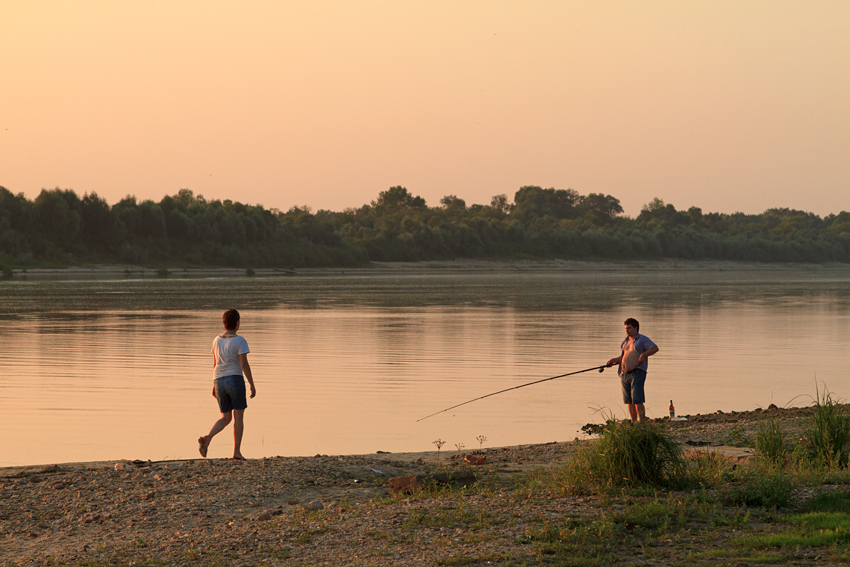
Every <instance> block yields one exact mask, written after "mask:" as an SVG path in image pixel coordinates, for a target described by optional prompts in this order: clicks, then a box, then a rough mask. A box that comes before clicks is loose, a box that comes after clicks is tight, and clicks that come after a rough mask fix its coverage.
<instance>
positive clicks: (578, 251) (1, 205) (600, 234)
mask: <svg viewBox="0 0 850 567" xmlns="http://www.w3.org/2000/svg"><path fill="white" fill-rule="evenodd" d="M458 257H461V258H488V259H492V258H547V259H551V258H572V259H596V258H598V259H632V258H681V259H716V260H746V261H763V262H825V261H839V262H850V213H847V212H841V213H839V214H838V215H829V216H827V217H825V218H823V219H822V218H820V217H818V216H817V215H813V214H811V213H806V212H802V211H795V210H790V209H770V210H768V211H766V212H765V213H763V214H761V215H744V214H742V213H735V214H732V215H727V214H720V213H703V212H702V211H701V210H700V209H699V208H696V207H691V208H690V209H688V210H687V211H679V210H676V208H675V207H674V206H673V205H671V204H665V203H664V202H663V201H661V200H660V199H654V200H653V201H651V202H650V203H648V204H647V205H646V206H644V208H643V210H642V211H641V213H640V215H638V217H637V218H635V219H630V218H627V217H624V216H623V208H622V206H621V205H620V202H619V200H618V199H617V198H615V197H613V196H611V195H603V194H601V193H591V194H589V195H581V194H579V193H578V192H577V191H575V190H573V189H555V188H548V189H543V188H541V187H537V186H524V187H521V188H520V189H519V190H517V191H516V193H515V194H514V197H513V203H511V202H510V200H509V198H508V197H507V195H504V194H503V195H496V196H494V197H493V198H492V200H491V202H490V204H489V205H467V203H466V201H464V200H463V199H462V198H460V197H457V196H455V195H447V196H445V197H443V198H442V199H441V200H440V204H439V206H436V207H429V206H428V205H427V204H426V202H425V200H424V199H423V198H422V197H419V196H416V195H414V194H412V193H411V192H410V191H408V190H407V189H406V188H405V187H401V186H395V187H390V188H389V189H387V190H386V191H381V192H380V193H379V194H378V197H377V199H376V200H375V201H372V202H371V203H370V204H367V205H363V206H362V207H360V208H359V209H346V210H344V211H341V212H334V211H318V212H316V213H313V212H312V211H311V210H310V209H309V208H308V207H297V206H295V207H292V208H290V209H289V210H288V211H286V212H281V211H278V210H276V209H271V210H267V209H264V208H263V207H262V206H260V205H246V204H243V203H239V202H234V201H231V200H224V201H219V200H213V201H207V200H206V199H204V197H203V196H202V195H195V194H194V193H193V192H192V191H190V190H189V189H181V190H179V191H178V192H177V194H176V195H171V196H165V197H163V198H162V200H160V201H159V202H158V203H157V202H154V201H152V200H143V201H141V202H139V201H138V200H137V199H136V197H134V196H127V197H125V198H124V199H121V200H120V201H119V202H118V203H116V204H115V205H113V206H111V207H110V206H109V204H108V203H106V201H105V200H103V199H102V198H100V197H99V196H98V195H97V194H96V193H91V194H85V195H84V196H83V197H82V198H80V197H78V196H77V195H76V194H75V193H74V192H73V191H71V190H67V189H65V190H62V189H59V188H56V189H52V190H43V191H42V192H41V193H40V194H39V195H38V197H36V199H35V200H33V201H30V200H28V199H26V198H25V197H24V195H23V194H18V195H13V194H12V193H11V192H10V191H8V190H6V189H5V188H3V187H0V259H2V260H3V263H5V264H7V265H9V266H18V265H27V264H31V263H33V262H36V263H42V264H44V263H47V262H53V263H59V264H62V265H68V264H74V263H77V262H81V261H82V262H123V263H133V264H139V263H152V264H154V265H162V264H163V263H167V264H169V265H174V264H182V265H189V266H191V265H221V266H233V267H241V268H244V269H249V268H251V269H252V268H264V267H278V268H280V267H286V268H293V267H321V266H355V265H360V264H364V263H367V262H369V261H423V260H441V259H453V258H458Z"/></svg>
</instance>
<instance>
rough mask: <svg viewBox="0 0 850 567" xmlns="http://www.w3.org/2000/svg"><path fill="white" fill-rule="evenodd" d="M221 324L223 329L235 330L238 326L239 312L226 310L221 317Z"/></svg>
mask: <svg viewBox="0 0 850 567" xmlns="http://www.w3.org/2000/svg"><path fill="white" fill-rule="evenodd" d="M221 322H222V323H224V328H225V329H227V330H228V331H233V330H234V329H236V325H238V324H239V312H238V311H237V310H235V309H228V310H227V311H225V312H224V315H222V316H221Z"/></svg>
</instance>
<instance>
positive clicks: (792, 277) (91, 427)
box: [0, 268, 850, 466]
mask: <svg viewBox="0 0 850 567" xmlns="http://www.w3.org/2000/svg"><path fill="white" fill-rule="evenodd" d="M848 283H850V271H848V270H847V269H842V268H808V269H806V268H802V269H782V268H763V269H758V268H742V269H733V270H723V271H721V270H709V269H704V270H672V269H670V270H660V269H658V270H637V271H635V270H630V269H625V268H624V269H623V270H621V271H603V270H596V271H571V272H549V273H539V272H538V273H504V272H493V273H474V274H458V273H436V274H434V273H431V274H415V273H414V274H404V275H388V274H374V275H355V276H351V275H322V276H296V277H276V278H235V279H228V278H211V279H174V278H171V279H122V280H113V281H17V280H13V281H8V280H7V281H2V282H0V314H2V315H3V318H4V320H5V321H6V323H7V324H6V325H4V326H3V328H2V329H0V340H2V344H3V346H2V350H0V364H2V368H3V372H2V373H0V388H2V392H3V394H2V396H3V400H4V402H5V403H4V406H5V408H6V413H7V416H6V417H7V419H6V420H5V423H4V427H3V428H2V430H1V431H0V447H2V451H0V466H9V465H22V464H42V463H58V462H71V461H89V460H111V459H121V458H125V459H152V460H159V459H175V458H187V457H196V456H197V449H196V441H195V440H196V439H197V437H198V436H199V435H200V434H203V433H206V432H207V431H208V430H209V427H210V426H211V424H212V422H213V421H214V420H215V419H216V417H217V405H216V402H215V400H214V399H213V398H212V396H211V394H210V391H211V386H212V368H211V365H212V359H211V356H210V354H209V349H210V343H211V341H212V339H213V337H214V336H215V334H216V333H217V332H218V331H219V330H220V316H221V312H222V311H223V310H224V309H226V308H229V307H236V308H238V309H239V310H240V312H241V313H242V326H241V328H240V334H242V335H244V336H245V337H246V339H247V340H248V343H249V345H250V347H251V355H250V356H249V360H250V361H251V366H252V369H253V370H254V376H255V381H256V384H257V391H258V394H257V397H256V398H255V399H254V400H250V401H249V407H248V410H247V412H246V414H245V415H246V429H245V441H244V444H243V453H244V454H245V455H247V456H249V457H261V456H273V455H313V454H316V453H326V454H339V453H370V452H375V451H378V450H381V451H425V450H432V449H433V448H434V447H433V445H432V444H431V442H432V441H433V440H435V439H437V438H442V439H443V440H445V441H447V442H448V443H447V445H446V447H444V449H443V450H444V451H445V450H446V449H449V450H452V451H454V450H455V444H457V443H463V444H464V446H465V447H466V448H467V449H469V448H473V447H477V446H478V442H477V441H475V438H476V436H478V435H485V436H486V437H487V442H486V443H485V446H503V445H513V444H520V443H537V442H547V441H556V440H557V441H563V440H568V439H572V438H574V437H576V436H580V434H579V433H578V430H579V428H580V427H581V426H582V425H584V424H585V423H588V422H590V421H599V420H600V419H601V418H600V416H599V415H598V414H597V413H596V411H597V410H598V409H599V408H603V409H604V410H605V411H609V412H614V413H615V414H616V415H618V416H623V415H624V412H623V409H622V408H623V406H622V404H621V398H620V389H619V382H618V379H617V376H616V372H615V371H612V370H608V371H606V372H605V373H603V374H599V373H597V372H590V373H585V374H580V375H577V376H575V377H570V378H564V379H560V380H554V381H551V382H545V383H542V384H538V385H535V386H531V387H529V388H523V389H521V390H517V391H513V392H509V393H505V394H501V395H499V396H494V397H492V398H488V399H486V400H481V401H478V402H475V403H472V404H469V405H466V406H464V407H462V408H458V409H457V410H452V411H450V412H446V413H442V414H439V415H436V416H434V417H431V418H429V419H427V420H424V421H421V422H418V423H417V421H416V420H417V419H419V418H421V417H424V416H426V415H428V414H431V413H434V412H436V411H438V410H441V409H443V408H445V407H448V406H452V405H455V404H458V403H461V402H463V401H465V400H468V399H471V398H476V397H479V396H482V395H485V394H487V393H490V392H493V391H496V390H501V389H504V388H510V387H512V386H517V385H520V384H523V383H525V382H530V381H533V380H539V379H542V378H546V377H549V376H554V375H558V374H563V373H566V372H571V371H574V370H580V369H583V368H589V367H592V366H598V365H600V364H602V363H604V362H605V361H606V360H607V359H608V358H610V357H612V356H616V355H617V353H618V346H619V343H620V341H621V339H622V336H623V325H622V322H623V320H624V319H625V318H627V317H636V318H637V319H638V320H640V322H641V331H642V332H643V333H645V334H646V335H648V336H649V337H650V338H652V339H653V340H654V341H655V342H656V343H657V344H658V345H659V347H660V349H661V351H660V352H659V354H657V355H656V356H654V357H652V358H651V359H650V364H649V375H648V382H647V397H648V399H647V411H648V413H649V415H650V416H656V417H657V416H663V415H666V413H667V405H668V404H669V400H670V399H673V401H674V402H675V405H676V408H677V410H678V412H679V413H680V414H690V413H699V412H710V411H715V410H717V409H723V410H724V411H730V410H744V409H752V408H754V407H765V406H767V405H768V404H770V403H776V404H778V405H784V404H788V403H789V402H790V401H791V400H793V399H794V398H795V397H797V396H802V397H800V398H798V399H796V400H795V404H798V405H806V404H808V403H809V402H810V397H809V396H811V395H813V394H814V392H815V387H816V384H821V385H822V384H824V383H825V384H826V385H827V386H828V387H829V388H830V390H832V391H833V392H835V393H836V394H837V395H838V396H840V397H843V398H847V397H850V377H848V370H847V369H848V364H850V356H848V354H850V353H848V342H850V286H848ZM231 451H232V440H231V438H230V429H228V430H226V431H225V432H224V433H223V434H221V435H219V436H218V437H216V439H215V440H214V442H213V445H212V447H211V448H210V456H211V457H226V456H229V455H230V454H232V453H231Z"/></svg>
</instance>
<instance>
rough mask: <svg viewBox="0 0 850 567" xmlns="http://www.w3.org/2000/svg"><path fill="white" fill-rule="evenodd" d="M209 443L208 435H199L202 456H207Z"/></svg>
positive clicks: (199, 448)
mask: <svg viewBox="0 0 850 567" xmlns="http://www.w3.org/2000/svg"><path fill="white" fill-rule="evenodd" d="M209 446H210V445H209V443H207V437H206V435H202V436H200V437H198V452H199V453H200V454H201V456H202V457H204V458H206V456H207V448H209Z"/></svg>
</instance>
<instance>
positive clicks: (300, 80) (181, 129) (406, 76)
mask: <svg viewBox="0 0 850 567" xmlns="http://www.w3.org/2000/svg"><path fill="white" fill-rule="evenodd" d="M0 185H2V186H4V187H6V188H7V189H9V190H10V191H12V192H13V193H20V192H22V193H24V194H25V195H26V196H27V197H29V198H34V197H35V196H36V195H38V193H39V191H40V190H41V189H42V188H54V187H60V188H63V189H66V188H67V189H74V190H75V191H76V192H77V193H79V194H81V195H82V194H83V193H85V192H97V193H98V194H99V195H101V196H102V197H104V198H106V200H107V201H109V203H110V204H113V203H115V202H116V201H117V200H119V199H121V198H122V197H124V196H125V195H128V194H131V195H135V196H136V197H138V198H139V199H154V200H156V201H159V200H160V199H161V198H162V197H163V196H164V195H167V194H168V195H172V194H174V193H176V192H177V191H178V190H179V189H181V188H189V189H191V190H192V191H194V192H195V193H196V194H202V195H204V196H205V197H206V198H207V199H213V198H217V199H227V198H229V199H233V200H238V201H241V202H244V203H251V204H262V205H264V206H265V207H267V208H272V207H275V208H279V209H283V210H286V209H288V208H290V207H291V206H293V205H308V206H310V207H312V208H313V210H317V209H330V210H337V211H338V210H342V209H344V208H346V207H359V206H360V205H363V204H365V203H368V202H370V201H372V200H374V199H375V198H376V197H377V195H378V192H379V191H382V190H385V189H387V188H389V187H390V186H393V185H403V186H405V187H407V189H408V190H409V191H410V192H411V193H413V194H415V195H420V196H422V197H423V198H425V200H426V201H427V203H428V204H429V205H431V206H435V205H438V204H439V200H440V198H441V197H443V196H445V195H449V194H454V195H457V196H458V197H461V198H462V199H464V200H466V202H467V204H473V203H482V204H486V203H489V202H490V198H491V197H492V196H493V195H496V194H500V193H506V194H507V195H508V196H509V197H513V194H514V192H515V191H516V190H517V189H518V188H519V187H521V186H523V185H539V186H542V187H555V188H558V189H567V188H572V189H575V190H576V191H578V192H579V193H582V194H587V193H605V194H610V195H613V196H615V197H617V198H618V199H620V201H621V203H622V204H623V207H624V208H625V212H626V214H628V215H629V216H635V215H637V214H638V213H639V212H640V209H641V207H642V205H644V204H645V203H647V202H649V201H650V200H651V199H652V198H653V197H659V198H661V199H663V200H664V201H665V202H667V203H672V204H673V205H675V206H676V207H677V208H678V209H687V208H688V207H690V206H698V207H701V208H702V209H703V211H705V212H709V211H712V212H728V213H731V212H736V211H742V212H746V213H760V212H763V211H764V210H765V209H768V208H771V207H790V208H796V209H802V210H806V211H810V212H814V213H817V214H819V215H826V214H828V213H833V212H834V213H837V212H839V211H841V210H850V2H847V1H845V0H840V1H811V2H803V1H797V2H794V1H783V0H768V1H746V0H734V1H724V0H711V1H684V0H677V1H669V2H667V1H651V0H648V1H628V2H625V1H624V2H606V1H601V2H593V1H557V2H546V1H538V2H534V1H516V2H514V1H496V0H494V1H487V2H479V1H457V0H454V1H439V0H429V1H423V2H418V1H386V2H383V1H360V2H347V1H337V2H325V1H313V0H311V1H303V2H300V1H299V2H287V1H275V2H267V1H247V2H236V1H228V2H224V1H215V0H205V1H172V0H168V1H157V0H154V1H151V0H146V1H115V0H108V1H89V0H76V1H61V2H60V1H41V0H26V1H24V0H20V1H17V0H0Z"/></svg>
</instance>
